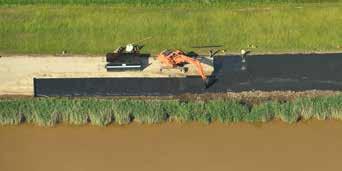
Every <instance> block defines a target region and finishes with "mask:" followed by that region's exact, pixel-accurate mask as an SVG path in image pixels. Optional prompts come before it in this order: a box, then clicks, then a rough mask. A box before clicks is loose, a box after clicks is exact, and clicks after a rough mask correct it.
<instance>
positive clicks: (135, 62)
mask: <svg viewBox="0 0 342 171" xmlns="http://www.w3.org/2000/svg"><path fill="white" fill-rule="evenodd" d="M148 39H151V37H148V38H145V39H142V40H140V41H137V42H135V43H129V44H127V45H126V46H120V47H118V48H117V49H115V50H114V51H113V52H110V53H107V54H106V61H107V65H106V66H105V67H106V69H107V71H116V70H127V69H130V70H131V69H138V70H141V69H142V68H143V65H144V62H142V60H145V61H146V60H147V59H144V58H148V57H149V56H150V54H142V53H140V50H141V49H142V48H143V47H144V45H141V44H138V43H140V42H142V41H145V40H148Z"/></svg>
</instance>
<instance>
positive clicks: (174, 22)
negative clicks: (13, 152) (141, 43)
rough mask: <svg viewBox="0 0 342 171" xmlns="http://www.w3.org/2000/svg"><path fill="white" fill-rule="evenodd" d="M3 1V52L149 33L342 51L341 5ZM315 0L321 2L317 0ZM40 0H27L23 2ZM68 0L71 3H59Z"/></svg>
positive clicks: (155, 42) (233, 48)
mask: <svg viewBox="0 0 342 171" xmlns="http://www.w3.org/2000/svg"><path fill="white" fill-rule="evenodd" d="M205 2H209V1H196V2H190V1H182V2H181V1H177V0H168V1H161V0H155V1H144V0H140V1H138V0H135V1H118V0H107V1H105V0H103V1H100V0H97V1H96V0H92V1H80V0H76V1H57V0H40V1H37V0H36V1H34V0H23V1H10V0H7V1H6V0H5V1H4V0H2V1H1V0H0V4H1V5H0V53H1V54H26V53H29V54H58V53H61V51H63V50H67V51H68V52H70V53H72V54H100V55H103V54H104V53H106V52H108V51H112V50H113V49H115V48H116V47H117V46H120V45H123V44H126V43H130V42H134V41H137V40H140V39H142V38H145V37H149V36H152V37H153V38H152V39H150V40H149V41H147V42H145V43H146V47H145V49H144V50H145V51H148V52H152V53H153V54H156V53H158V52H159V51H161V50H163V49H165V48H181V49H184V50H193V49H191V47H192V46H200V45H224V48H225V49H226V50H227V51H228V52H238V51H239V50H240V49H242V48H248V46H251V45H253V46H256V48H255V49H252V50H253V51H255V52H293V51H297V52H303V51H305V52H307V51H341V50H342V39H341V37H342V3H341V1H336V2H330V3H326V2H325V3H305V2H307V1H295V0H293V1H285V2H280V1H277V0H269V1H262V2H259V1H256V0H253V1H247V0H246V1H242V2H239V1H236V0H232V1H229V2H225V1H222V0H217V1H210V2H211V3H205ZM315 2H316V1H315ZM32 3H33V4H36V3H38V4H36V5H21V4H32ZM61 4H66V5H61ZM104 4H105V5H104Z"/></svg>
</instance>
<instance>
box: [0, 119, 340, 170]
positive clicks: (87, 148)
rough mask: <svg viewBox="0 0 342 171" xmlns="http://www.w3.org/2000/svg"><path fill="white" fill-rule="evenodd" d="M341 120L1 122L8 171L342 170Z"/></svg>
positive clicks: (2, 158)
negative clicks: (51, 125) (50, 125)
mask: <svg viewBox="0 0 342 171" xmlns="http://www.w3.org/2000/svg"><path fill="white" fill-rule="evenodd" d="M341 132H342V122H336V121H311V122H308V123H300V124H297V125H291V126H289V125H286V124H283V123H280V122H273V123H269V124H263V125H250V124H237V125H232V126H227V125H220V124H211V125H199V124H162V125H159V126H142V125H136V124H133V125H129V126H125V127H118V126H111V127H107V128H98V127H93V128H92V127H89V126H87V127H70V126H68V127H67V126H58V127H57V128H39V127H33V126H30V125H23V126H18V127H3V128H0V170H1V171H15V170H25V171H55V170H56V171H57V170H58V171H61V170H72V171H87V170H89V171H90V170H91V171H95V170H96V171H97V170H99V171H100V170H101V171H102V170H120V171H124V170H142V171H151V170H170V171H171V170H172V171H175V170H177V171H178V170H184V171H189V170H196V171H199V170H234V171H239V170H261V171H267V170H269V171H275V170H277V171H278V170H286V171H289V170H301V171H303V170H310V171H313V170H319V171H322V170H329V171H331V170H341V169H342V163H341V161H342V158H341V154H342V134H341Z"/></svg>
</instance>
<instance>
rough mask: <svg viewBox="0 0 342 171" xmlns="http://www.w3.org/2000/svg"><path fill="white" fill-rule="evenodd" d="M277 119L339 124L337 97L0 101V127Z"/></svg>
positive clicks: (341, 100)
mask: <svg viewBox="0 0 342 171" xmlns="http://www.w3.org/2000/svg"><path fill="white" fill-rule="evenodd" d="M275 119H276V120H281V121H283V122H286V123H289V124H293V123H297V122H298V121H301V120H309V119H318V120H327V119H335V120H342V96H341V95H336V96H329V97H313V98H308V97H304V98H298V99H295V100H292V101H286V102H284V101H266V102H262V103H258V104H245V103H241V102H240V101H234V100H213V101H209V102H203V101H198V102H184V101H180V100H129V99H116V100H114V99H96V98H87V99H69V98H35V99H1V100H0V125H18V124H20V123H30V124H35V125H38V126H43V127H51V126H55V125H56V124H58V123H65V124H70V125H85V124H91V125H96V126H107V125H109V124H118V125H125V124H129V123H131V122H138V123H141V124H159V123H163V122H181V123H184V122H200V123H205V124H209V123H211V122H220V123H224V124H231V123H238V122H250V123H264V122H268V121H271V120H275Z"/></svg>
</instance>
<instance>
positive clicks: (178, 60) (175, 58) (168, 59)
mask: <svg viewBox="0 0 342 171" xmlns="http://www.w3.org/2000/svg"><path fill="white" fill-rule="evenodd" d="M157 59H158V60H159V61H160V62H161V63H162V65H163V66H162V67H161V71H162V69H164V68H179V69H180V70H182V68H183V66H184V64H186V63H188V64H192V65H194V66H195V67H196V69H197V72H198V74H199V75H200V76H201V78H202V80H203V81H204V84H205V86H206V87H208V78H207V76H206V75H205V74H204V71H203V67H202V65H201V62H200V61H199V60H197V59H195V58H192V57H189V56H188V55H186V54H185V53H184V52H183V51H181V50H164V51H162V52H161V53H160V54H159V55H158V56H157ZM183 71H185V70H183Z"/></svg>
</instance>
